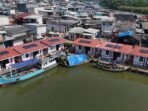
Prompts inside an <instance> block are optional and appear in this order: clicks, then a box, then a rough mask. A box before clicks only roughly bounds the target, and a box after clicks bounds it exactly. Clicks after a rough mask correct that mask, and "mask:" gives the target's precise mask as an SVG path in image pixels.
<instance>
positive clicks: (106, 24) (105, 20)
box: [93, 12, 115, 36]
mask: <svg viewBox="0 0 148 111" xmlns="http://www.w3.org/2000/svg"><path fill="white" fill-rule="evenodd" d="M93 19H95V20H100V26H99V25H98V28H99V29H100V30H101V33H102V35H104V36H106V35H110V34H112V32H113V31H114V29H115V17H113V16H109V15H108V14H107V13H105V12H96V13H95V15H94V16H93Z"/></svg>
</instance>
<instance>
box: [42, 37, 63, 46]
mask: <svg viewBox="0 0 148 111" xmlns="http://www.w3.org/2000/svg"><path fill="white" fill-rule="evenodd" d="M64 42H65V39H63V38H60V37H50V38H48V39H43V40H41V41H40V43H42V44H45V45H48V46H54V45H57V44H62V43H64Z"/></svg>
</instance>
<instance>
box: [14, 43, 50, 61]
mask: <svg viewBox="0 0 148 111" xmlns="http://www.w3.org/2000/svg"><path fill="white" fill-rule="evenodd" d="M47 48H48V46H47V45H44V44H41V43H40V42H39V41H34V42H30V43H26V44H22V45H19V46H14V47H13V49H14V50H15V51H17V52H18V53H19V54H21V59H22V61H26V60H29V59H33V58H34V57H40V56H42V55H43V51H44V50H47Z"/></svg>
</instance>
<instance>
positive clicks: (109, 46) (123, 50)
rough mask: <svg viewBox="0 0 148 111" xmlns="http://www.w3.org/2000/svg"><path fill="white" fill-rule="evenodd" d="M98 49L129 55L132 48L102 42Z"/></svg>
mask: <svg viewBox="0 0 148 111" xmlns="http://www.w3.org/2000/svg"><path fill="white" fill-rule="evenodd" d="M99 48H100V49H104V50H109V51H113V52H120V53H124V54H130V53H131V51H132V48H133V46H130V45H125V44H118V43H113V42H105V41H104V42H102V44H101V46H100V47H99Z"/></svg>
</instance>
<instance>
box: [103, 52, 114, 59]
mask: <svg viewBox="0 0 148 111" xmlns="http://www.w3.org/2000/svg"><path fill="white" fill-rule="evenodd" d="M101 58H106V59H109V58H111V59H113V52H111V51H109V55H106V50H101Z"/></svg>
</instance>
